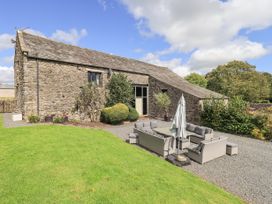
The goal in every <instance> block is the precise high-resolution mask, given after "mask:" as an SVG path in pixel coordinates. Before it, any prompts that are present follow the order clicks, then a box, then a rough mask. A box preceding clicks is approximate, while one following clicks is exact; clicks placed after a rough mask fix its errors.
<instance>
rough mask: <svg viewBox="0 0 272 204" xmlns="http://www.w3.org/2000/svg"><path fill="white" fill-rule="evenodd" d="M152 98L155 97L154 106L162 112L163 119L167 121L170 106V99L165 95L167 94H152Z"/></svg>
mask: <svg viewBox="0 0 272 204" xmlns="http://www.w3.org/2000/svg"><path fill="white" fill-rule="evenodd" d="M154 97H155V102H156V104H157V105H158V106H159V108H160V109H162V111H163V112H164V119H165V120H168V111H169V107H170V105H171V99H170V97H169V96H168V95H167V93H163V92H160V93H157V94H154Z"/></svg>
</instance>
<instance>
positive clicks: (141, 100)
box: [134, 85, 148, 116]
mask: <svg viewBox="0 0 272 204" xmlns="http://www.w3.org/2000/svg"><path fill="white" fill-rule="evenodd" d="M134 94H135V101H134V102H135V103H134V104H135V109H136V110H137V112H138V113H139V115H140V116H142V115H147V114H148V86H144V85H135V86H134Z"/></svg>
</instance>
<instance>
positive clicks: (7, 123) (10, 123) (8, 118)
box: [3, 113, 33, 128]
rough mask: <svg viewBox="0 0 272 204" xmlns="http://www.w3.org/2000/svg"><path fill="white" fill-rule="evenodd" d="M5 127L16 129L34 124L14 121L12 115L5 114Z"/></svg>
mask: <svg viewBox="0 0 272 204" xmlns="http://www.w3.org/2000/svg"><path fill="white" fill-rule="evenodd" d="M3 120H4V127H5V128H14V127H24V126H32V125H33V124H30V123H27V122H25V121H13V120H12V113H3Z"/></svg>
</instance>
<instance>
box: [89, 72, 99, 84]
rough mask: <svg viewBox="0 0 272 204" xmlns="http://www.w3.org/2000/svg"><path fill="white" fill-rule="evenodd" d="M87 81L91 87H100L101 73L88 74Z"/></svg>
mask: <svg viewBox="0 0 272 204" xmlns="http://www.w3.org/2000/svg"><path fill="white" fill-rule="evenodd" d="M88 81H89V82H90V83H91V84H92V85H96V86H99V85H101V73H100V72H88Z"/></svg>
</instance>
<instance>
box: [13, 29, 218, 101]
mask: <svg viewBox="0 0 272 204" xmlns="http://www.w3.org/2000/svg"><path fill="white" fill-rule="evenodd" d="M17 35H18V39H19V43H20V46H21V49H22V51H24V52H27V55H28V56H29V57H33V58H39V59H46V60H54V61H60V62H67V63H74V64H80V65H87V66H96V67H103V68H109V69H112V70H119V71H125V72H133V73H139V74H145V75H149V76H151V77H154V78H155V79H157V80H159V81H161V82H164V83H166V84H169V85H170V86H173V87H175V88H178V89H180V90H182V91H184V92H186V93H189V94H191V95H194V96H196V97H198V98H201V99H205V98H210V97H215V98H222V97H223V95H221V94H218V93H216V92H213V91H210V90H208V89H205V88H201V87H199V86H196V85H193V84H190V83H189V82H187V81H186V80H185V79H183V78H182V77H180V76H179V75H177V74H176V73H174V72H172V71H171V70H170V69H168V68H166V67H160V66H156V65H152V64H148V63H145V62H142V61H139V60H134V59H128V58H124V57H119V56H115V55H111V54H106V53H103V52H99V51H95V50H90V49H86V48H81V47H77V46H73V45H68V44H64V43H61V42H56V41H53V40H50V39H47V38H44V37H40V36H36V35H32V34H29V33H26V32H22V31H17Z"/></svg>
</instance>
